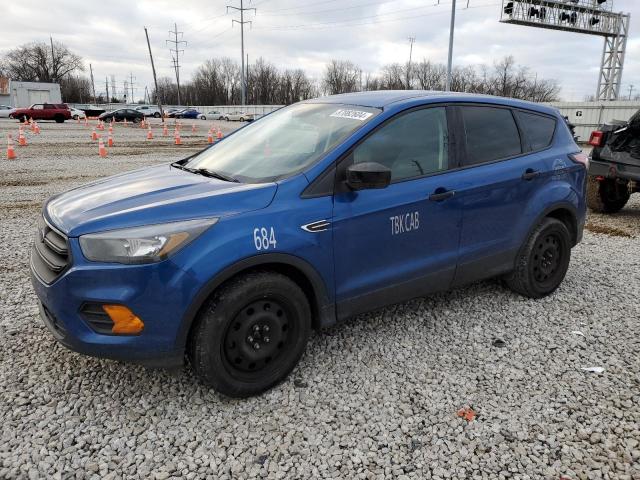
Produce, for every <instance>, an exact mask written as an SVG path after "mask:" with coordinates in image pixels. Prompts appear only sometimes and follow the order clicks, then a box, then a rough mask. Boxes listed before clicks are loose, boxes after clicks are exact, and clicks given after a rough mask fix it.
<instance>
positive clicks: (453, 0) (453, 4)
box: [445, 0, 456, 92]
mask: <svg viewBox="0 0 640 480" xmlns="http://www.w3.org/2000/svg"><path fill="white" fill-rule="evenodd" d="M455 26H456V0H451V27H449V60H448V62H447V84H446V86H445V91H447V92H450V91H451V72H452V69H453V33H454V30H455Z"/></svg>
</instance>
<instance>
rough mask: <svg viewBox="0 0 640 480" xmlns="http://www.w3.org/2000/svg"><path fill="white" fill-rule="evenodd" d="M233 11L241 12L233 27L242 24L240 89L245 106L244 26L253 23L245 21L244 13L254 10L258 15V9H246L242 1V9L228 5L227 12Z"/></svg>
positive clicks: (232, 22)
mask: <svg viewBox="0 0 640 480" xmlns="http://www.w3.org/2000/svg"><path fill="white" fill-rule="evenodd" d="M230 8H231V9H233V10H237V11H239V12H240V21H238V20H235V19H234V20H231V25H233V24H234V23H239V24H240V58H241V60H242V70H241V72H242V74H241V76H240V77H241V78H240V87H241V90H242V105H244V104H245V103H246V98H247V84H246V80H245V71H244V24H245V23H249V24H250V23H251V21H250V20H249V21H245V19H244V12H245V11H247V10H253V13H254V14H255V13H256V11H257V10H256V9H255V8H244V0H240V8H238V7H234V6H231V5H227V12H229V9H230Z"/></svg>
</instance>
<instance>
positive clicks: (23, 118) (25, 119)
mask: <svg viewBox="0 0 640 480" xmlns="http://www.w3.org/2000/svg"><path fill="white" fill-rule="evenodd" d="M28 121H29V117H27V116H26V115H22V116H21V117H20V123H27V122H28Z"/></svg>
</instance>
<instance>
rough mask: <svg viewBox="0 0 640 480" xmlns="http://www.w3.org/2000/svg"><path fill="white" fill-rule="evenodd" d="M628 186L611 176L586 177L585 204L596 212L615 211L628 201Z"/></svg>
mask: <svg viewBox="0 0 640 480" xmlns="http://www.w3.org/2000/svg"><path fill="white" fill-rule="evenodd" d="M630 196H631V194H630V193H629V187H628V185H627V183H626V182H624V183H620V182H618V181H617V180H614V179H611V178H605V179H603V180H597V179H596V178H595V177H592V176H590V177H588V179H587V205H588V206H589V208H590V209H591V210H593V211H594V212H597V213H616V212H618V211H620V210H621V209H622V208H623V207H624V206H625V205H626V204H627V202H628V201H629V197H630Z"/></svg>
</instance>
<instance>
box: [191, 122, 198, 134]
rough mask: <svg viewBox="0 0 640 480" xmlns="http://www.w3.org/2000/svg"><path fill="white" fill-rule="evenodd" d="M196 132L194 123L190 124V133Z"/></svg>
mask: <svg viewBox="0 0 640 480" xmlns="http://www.w3.org/2000/svg"><path fill="white" fill-rule="evenodd" d="M196 130H197V128H196V124H195V123H192V124H191V133H196Z"/></svg>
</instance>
